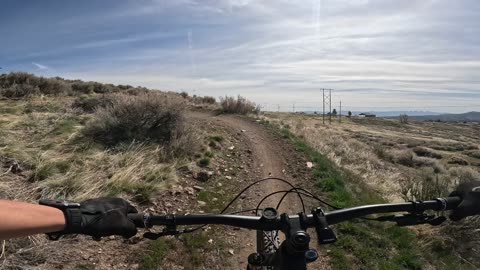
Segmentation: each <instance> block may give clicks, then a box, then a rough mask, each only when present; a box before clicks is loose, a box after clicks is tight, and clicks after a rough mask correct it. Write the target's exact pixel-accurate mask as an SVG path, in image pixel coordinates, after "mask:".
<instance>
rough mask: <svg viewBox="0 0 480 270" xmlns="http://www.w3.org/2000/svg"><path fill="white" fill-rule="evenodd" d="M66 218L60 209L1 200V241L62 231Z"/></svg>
mask: <svg viewBox="0 0 480 270" xmlns="http://www.w3.org/2000/svg"><path fill="white" fill-rule="evenodd" d="M64 227H65V216H64V214H63V212H62V211H61V210H59V209H56V208H53V207H49V206H43V205H37V204H30V203H25V202H17V201H6V200H0V239H2V240H5V239H9V238H15V237H21V236H27V235H32V234H39V233H48V232H56V231H61V230H63V229H64Z"/></svg>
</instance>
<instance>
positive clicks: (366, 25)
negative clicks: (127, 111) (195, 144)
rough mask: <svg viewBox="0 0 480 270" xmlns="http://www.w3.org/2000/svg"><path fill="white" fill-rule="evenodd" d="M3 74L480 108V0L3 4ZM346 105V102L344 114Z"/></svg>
mask: <svg viewBox="0 0 480 270" xmlns="http://www.w3.org/2000/svg"><path fill="white" fill-rule="evenodd" d="M0 4H1V8H0V37H1V38H0V41H1V42H0V48H1V50H0V66H1V67H3V72H8V71H18V70H21V71H28V72H32V73H35V74H38V75H44V76H62V77H66V78H80V79H83V80H95V81H101V82H109V83H115V84H127V83H128V84H131V85H142V86H147V87H151V88H155V89H163V90H177V91H182V90H185V91H187V92H190V93H192V94H200V95H211V96H215V97H219V96H223V95H237V94H241V95H244V96H246V97H248V98H250V99H253V100H254V101H256V102H257V103H260V104H267V105H268V106H269V107H270V108H271V109H273V108H275V109H276V104H280V105H281V108H282V110H290V109H291V108H292V104H293V103H294V102H295V103H296V107H297V108H302V107H303V108H304V109H308V108H310V107H312V108H314V107H318V105H319V103H320V101H321V92H320V90H319V89H320V88H333V89H335V90H334V94H333V96H334V99H333V100H334V104H337V103H338V102H339V101H340V100H342V104H343V106H344V109H351V110H367V109H372V110H403V109H408V110H429V111H442V112H461V111H470V110H477V111H479V110H480V91H479V90H480V76H479V75H480V20H479V19H478V14H480V1H476V0H466V1H460V0H459V1H447V0H444V1H440V0H410V1H397V0H384V1H375V0H321V1H319V0H315V1H284V0H275V1H273V0H272V1H253V0H217V1H214V0H204V1H194V0H176V1H166V0H135V1H134V0H106V1H93V0H82V1H63V0H61V1H60V0H58V1H57V0H55V1H53V0H44V1H33V0H32V1H26V0H1V2H0ZM334 107H336V106H334Z"/></svg>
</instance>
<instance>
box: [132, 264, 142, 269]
mask: <svg viewBox="0 0 480 270" xmlns="http://www.w3.org/2000/svg"><path fill="white" fill-rule="evenodd" d="M139 268H140V265H139V264H138V263H136V264H132V266H130V269H133V270H136V269H139Z"/></svg>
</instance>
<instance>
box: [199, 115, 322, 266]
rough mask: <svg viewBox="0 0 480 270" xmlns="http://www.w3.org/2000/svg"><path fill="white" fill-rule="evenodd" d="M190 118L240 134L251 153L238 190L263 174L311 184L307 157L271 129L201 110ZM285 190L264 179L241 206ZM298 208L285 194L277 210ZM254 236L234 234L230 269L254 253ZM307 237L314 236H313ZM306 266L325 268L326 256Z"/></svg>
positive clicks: (269, 203)
mask: <svg viewBox="0 0 480 270" xmlns="http://www.w3.org/2000/svg"><path fill="white" fill-rule="evenodd" d="M193 117H194V118H201V119H203V120H207V121H214V122H215V124H216V125H220V126H223V127H225V128H226V129H227V130H228V131H229V132H230V133H231V134H236V135H240V136H241V137H242V142H244V143H245V144H246V145H243V146H242V147H245V148H246V149H248V151H251V153H252V155H251V156H250V157H251V158H250V160H249V161H248V162H250V164H249V165H250V167H251V168H253V170H252V171H251V172H250V173H249V179H248V181H247V182H243V183H242V185H241V186H239V187H238V189H239V191H240V190H241V189H242V188H243V187H244V186H246V185H247V184H249V183H252V182H254V181H256V180H259V179H262V178H265V177H279V178H283V179H285V180H287V181H289V182H290V183H291V184H293V185H296V186H301V187H304V188H309V187H311V186H312V183H313V181H312V180H311V172H310V170H309V169H308V168H307V166H306V161H307V160H305V159H304V157H302V156H301V155H299V154H298V152H297V151H295V148H294V147H293V146H292V145H291V144H289V143H287V142H286V140H285V139H283V138H281V137H278V136H275V135H273V134H272V132H271V131H269V130H268V129H267V128H266V127H264V126H262V125H261V124H259V123H257V122H256V121H254V120H253V119H249V118H245V117H239V116H231V115H221V116H212V115H209V114H203V113H198V114H195V115H194V116H193ZM233 180H235V179H233ZM288 189H290V186H289V185H287V184H285V183H282V182H280V181H272V180H270V181H266V182H264V183H263V184H259V185H258V187H257V188H253V189H251V190H250V191H249V192H248V193H247V198H246V199H245V200H244V202H243V204H244V207H245V208H246V209H248V208H255V207H256V205H257V203H258V201H259V200H261V199H262V198H263V197H264V196H266V195H268V194H270V193H273V192H275V191H281V190H288ZM281 196H282V195H281V194H279V195H278V196H273V197H272V200H267V201H266V202H265V203H264V205H263V207H275V206H276V204H277V202H278V199H279V198H280V197H281ZM300 209H301V207H300V203H299V201H298V198H297V197H296V196H295V195H289V196H287V197H286V200H285V201H284V203H283V204H282V207H281V208H280V209H279V211H280V212H281V213H283V212H287V213H297V212H298V211H300ZM255 236H256V234H255V231H249V230H240V231H239V232H238V233H236V235H235V239H233V241H234V242H235V245H236V249H237V250H235V257H234V258H235V259H234V262H233V263H232V264H233V265H234V269H244V268H245V266H246V265H247V257H248V255H250V254H251V253H252V252H255V248H256V246H255ZM311 236H312V238H314V235H311ZM312 240H313V239H312ZM314 245H316V243H312V247H314ZM310 267H313V269H328V262H327V259H326V258H323V259H319V260H318V261H317V262H316V263H315V265H310Z"/></svg>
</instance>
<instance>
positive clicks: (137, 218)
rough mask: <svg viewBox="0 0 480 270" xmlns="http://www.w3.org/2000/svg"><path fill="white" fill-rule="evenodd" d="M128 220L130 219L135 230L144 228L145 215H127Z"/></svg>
mask: <svg viewBox="0 0 480 270" xmlns="http://www.w3.org/2000/svg"><path fill="white" fill-rule="evenodd" d="M127 217H128V219H130V220H131V221H132V222H133V223H134V224H135V226H137V228H145V220H146V219H145V217H146V216H145V214H128V215H127Z"/></svg>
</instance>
